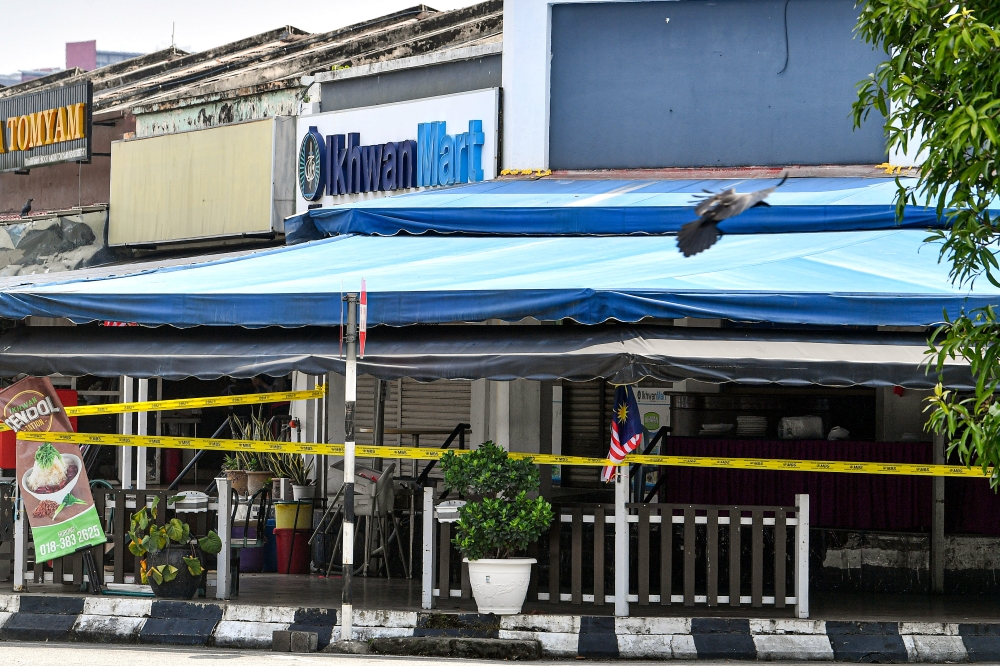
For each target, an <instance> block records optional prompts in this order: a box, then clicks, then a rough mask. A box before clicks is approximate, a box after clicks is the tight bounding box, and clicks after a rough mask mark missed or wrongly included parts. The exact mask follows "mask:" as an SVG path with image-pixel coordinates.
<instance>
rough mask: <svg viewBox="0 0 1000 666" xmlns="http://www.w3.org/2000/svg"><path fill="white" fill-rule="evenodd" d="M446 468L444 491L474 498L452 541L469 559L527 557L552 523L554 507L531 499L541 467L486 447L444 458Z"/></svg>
mask: <svg viewBox="0 0 1000 666" xmlns="http://www.w3.org/2000/svg"><path fill="white" fill-rule="evenodd" d="M441 469H442V470H444V485H445V488H447V489H448V490H453V491H457V492H458V493H460V494H464V495H468V496H470V498H471V499H470V501H469V502H467V503H466V504H465V506H463V507H462V508H461V509H459V512H458V516H459V518H458V521H457V522H456V523H455V538H454V539H453V540H452V543H454V544H455V545H456V546H457V547H458V549H459V551H461V553H462V554H463V555H464V556H465V557H467V558H468V559H470V560H481V559H485V558H498V559H499V558H505V557H511V556H514V555H517V554H521V553H524V551H525V550H526V549H527V547H528V545H529V544H530V543H532V542H534V541H537V540H538V537H539V536H541V533H542V531H543V530H545V529H546V528H547V527H548V526H549V524H550V523H551V522H552V506H551V505H550V504H549V503H548V502H546V501H545V499H544V498H542V497H537V498H534V499H531V498H530V497H529V496H528V495H529V493H531V492H535V491H537V490H538V468H537V467H536V466H535V465H534V464H533V463H532V462H531V460H529V459H520V460H517V459H514V458H511V457H509V456H508V455H507V452H506V451H504V450H503V449H501V448H500V447H499V446H497V445H496V444H494V443H493V442H486V443H484V444H483V445H482V446H480V447H479V448H478V449H476V450H475V451H471V452H469V453H464V454H456V453H455V452H453V451H449V452H447V453H445V454H444V455H443V456H442V457H441Z"/></svg>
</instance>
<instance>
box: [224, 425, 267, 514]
mask: <svg viewBox="0 0 1000 666" xmlns="http://www.w3.org/2000/svg"><path fill="white" fill-rule="evenodd" d="M230 426H231V428H232V432H233V437H235V438H236V439H250V440H261V441H267V442H270V441H274V436H273V435H272V433H271V428H270V427H268V424H267V421H265V420H264V419H263V418H261V416H260V415H259V414H254V413H253V412H251V413H250V418H249V419H247V420H246V421H243V420H241V419H240V418H239V417H238V416H233V417H232V419H231V421H230ZM235 455H236V457H237V458H238V459H239V460H240V465H241V468H242V469H243V471H245V472H246V476H247V481H246V489H245V493H241V494H246V495H248V496H253V495H254V494H256V493H257V492H258V491H260V490H261V488H263V487H264V486H265V485H267V483H268V482H269V481H270V480H271V476H272V471H271V469H270V468H269V465H268V463H267V460H266V459H265V458H266V454H259V453H251V452H243V451H239V452H237V453H236V454H235ZM234 486H235V484H234Z"/></svg>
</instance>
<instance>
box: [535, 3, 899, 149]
mask: <svg viewBox="0 0 1000 666" xmlns="http://www.w3.org/2000/svg"><path fill="white" fill-rule="evenodd" d="M786 4H787V27H788V42H787V54H788V66H787V68H785V70H784V71H783V72H782V71H781V70H782V68H783V67H785V59H786V42H785V12H786ZM668 18H669V21H667V19H668ZM856 18H857V10H856V9H855V7H854V0H680V1H677V0H674V1H668V2H608V3H594V4H561V5H554V6H553V7H552V69H551V107H550V137H549V156H550V160H549V163H550V166H551V167H552V168H554V169H599V168H643V167H670V166H681V167H685V166H737V165H774V164H875V163H879V162H883V161H885V159H886V149H885V139H884V133H883V123H882V119H881V117H880V116H878V114H874V115H872V116H870V117H869V120H868V122H867V123H865V126H864V127H862V128H861V129H859V130H857V131H855V130H854V129H853V125H852V119H851V117H850V113H851V103H852V102H853V101H854V99H855V98H856V92H855V90H856V84H857V82H858V81H860V80H862V79H864V78H865V77H867V76H868V74H869V73H871V72H873V71H874V70H875V67H876V66H877V65H878V63H879V62H881V61H882V60H883V59H884V53H883V52H881V51H877V50H873V49H872V48H871V47H870V46H869V45H867V44H865V43H864V42H863V41H861V40H860V39H857V38H855V36H854V31H853V28H854V24H855V21H856ZM779 72H780V73H779Z"/></svg>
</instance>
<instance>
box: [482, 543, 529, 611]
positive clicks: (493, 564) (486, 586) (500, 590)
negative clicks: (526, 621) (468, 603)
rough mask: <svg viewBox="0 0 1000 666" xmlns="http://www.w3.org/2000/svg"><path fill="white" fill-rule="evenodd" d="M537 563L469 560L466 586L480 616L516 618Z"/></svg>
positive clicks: (525, 560) (525, 558) (513, 559)
mask: <svg viewBox="0 0 1000 666" xmlns="http://www.w3.org/2000/svg"><path fill="white" fill-rule="evenodd" d="M536 561H537V560H535V559H534V558H531V557H516V558H510V559H506V560H469V559H468V558H466V559H465V562H468V563H469V583H470V584H471V585H472V595H473V596H474V597H475V598H476V605H477V606H478V607H479V612H480V613H494V614H495V615H516V614H517V613H520V612H521V606H523V605H524V597H525V596H526V595H527V594H528V581H529V580H530V579H531V565H532V564H534V563H535V562H536Z"/></svg>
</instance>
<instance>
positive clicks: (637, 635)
mask: <svg viewBox="0 0 1000 666" xmlns="http://www.w3.org/2000/svg"><path fill="white" fill-rule="evenodd" d="M338 620H339V614H338V613H337V611H336V610H334V609H325V608H295V607H282V606H252V605H247V604H237V603H203V602H187V601H163V600H153V599H127V598H114V597H73V596H69V595H65V596H61V595H59V596H57V595H53V596H45V595H0V641H36V642H37V641H42V642H44V641H61V642H65V641H74V642H89V643H123V644H135V643H143V644H149V645H207V646H213V647H229V648H240V649H265V650H270V649H271V648H272V640H273V636H274V632H275V631H293V632H307V633H315V634H316V635H317V637H318V642H317V649H319V650H323V648H325V647H326V646H328V645H329V644H330V642H331V641H339V640H340V625H339V624H338ZM351 638H352V640H354V641H363V642H366V643H371V644H373V645H374V644H375V643H373V641H377V642H378V644H381V645H383V646H384V647H385V649H387V650H388V649H393V648H392V647H391V646H393V645H408V644H411V641H405V642H400V641H398V640H392V639H411V638H412V639H421V640H425V639H426V642H427V643H428V645H427V649H432V648H431V647H430V643H431V642H434V643H435V647H434V648H433V650H437V651H439V652H441V651H444V650H445V649H446V648H447V651H448V653H449V654H453V653H455V650H458V651H459V652H461V653H462V654H463V655H465V654H468V655H474V654H475V651H474V650H475V649H478V648H477V647H476V646H475V645H473V643H475V642H477V641H478V642H481V643H482V644H483V645H486V643H488V644H489V650H490V653H491V654H493V653H497V654H499V653H498V652H496V651H497V650H503V649H504V645H507V646H509V647H510V649H511V650H514V648H515V645H520V644H516V643H514V642H513V641H529V642H531V645H538V646H540V649H541V656H542V657H585V658H588V657H589V658H602V659H609V658H610V659H613V658H616V657H617V658H622V659H686V660H691V659H730V660H756V661H792V660H794V661H834V660H836V661H847V662H868V661H880V662H882V663H888V662H896V663H901V662H912V663H919V662H943V661H948V662H983V661H998V660H1000V624H991V623H978V624H959V623H942V622H832V621H831V622H824V621H820V620H794V619H757V618H755V619H749V620H747V619H735V618H733V619H730V618H726V619H720V618H697V617H692V618H684V617H659V618H656V617H626V618H614V617H609V616H587V615H508V616H503V617H496V616H489V615H477V614H464V615H457V614H444V613H424V612H419V613H418V612H412V611H377V610H357V611H355V612H354V618H353V631H352V636H351ZM456 641H458V642H456ZM468 641H471V642H468ZM438 643H440V644H441V645H438ZM414 644H415V643H414ZM478 644H479V643H476V645H478ZM456 646H457V647H456ZM398 649H402V648H398ZM518 649H520V648H518ZM470 650H472V651H471V652H470ZM513 654H514V653H513V652H512V653H511V655H512V656H511V657H510V658H514V657H513ZM518 654H520V652H518ZM517 658H522V659H526V658H528V657H527V656H521V657H517Z"/></svg>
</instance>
